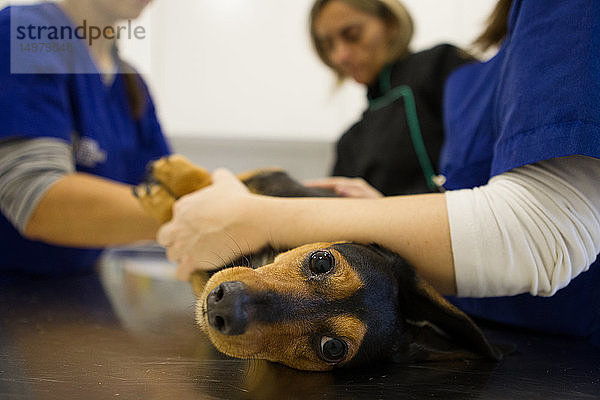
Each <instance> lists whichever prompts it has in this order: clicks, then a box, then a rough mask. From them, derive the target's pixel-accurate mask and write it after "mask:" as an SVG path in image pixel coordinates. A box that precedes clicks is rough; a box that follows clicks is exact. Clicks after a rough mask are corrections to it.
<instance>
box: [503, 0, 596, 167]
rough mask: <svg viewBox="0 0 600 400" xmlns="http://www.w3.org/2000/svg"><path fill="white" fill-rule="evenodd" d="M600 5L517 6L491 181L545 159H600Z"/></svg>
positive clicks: (538, 1) (589, 0)
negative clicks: (583, 157)
mask: <svg viewBox="0 0 600 400" xmlns="http://www.w3.org/2000/svg"><path fill="white" fill-rule="evenodd" d="M598 21H600V1H598V0H573V1H564V0H528V1H516V4H515V6H514V8H513V10H512V14H511V19H510V25H509V30H510V34H509V37H508V39H507V42H506V43H505V46H506V48H505V49H503V51H505V52H506V58H505V59H504V63H503V65H502V67H501V68H502V69H501V77H500V82H499V88H498V89H499V91H498V93H497V103H496V107H497V111H498V112H497V113H496V114H495V115H496V116H498V118H499V120H497V121H495V124H496V126H497V127H498V130H497V132H498V137H497V140H496V146H495V151H494V159H493V161H492V176H494V175H498V174H500V173H503V172H505V171H508V170H510V169H513V168H516V167H518V166H521V165H525V164H531V163H534V162H536V161H541V160H544V159H549V158H554V157H561V156H567V155H571V154H582V155H587V156H590V157H596V158H600V140H599V136H598V132H600V57H599V55H600V23H598Z"/></svg>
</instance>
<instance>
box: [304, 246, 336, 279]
mask: <svg viewBox="0 0 600 400" xmlns="http://www.w3.org/2000/svg"><path fill="white" fill-rule="evenodd" d="M333 265H334V261H333V256H332V255H331V253H330V252H328V251H315V252H314V253H313V254H312V255H311V256H310V264H309V268H310V271H311V272H312V273H313V274H324V273H326V272H329V271H331V269H332V268H333Z"/></svg>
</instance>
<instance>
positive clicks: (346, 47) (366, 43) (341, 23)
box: [314, 0, 390, 85]
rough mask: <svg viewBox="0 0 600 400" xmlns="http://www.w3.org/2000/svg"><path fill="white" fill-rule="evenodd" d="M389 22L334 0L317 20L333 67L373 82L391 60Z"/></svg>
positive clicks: (318, 33)
mask: <svg viewBox="0 0 600 400" xmlns="http://www.w3.org/2000/svg"><path fill="white" fill-rule="evenodd" d="M389 30H390V29H389V28H388V26H387V25H386V24H385V22H384V21H382V20H381V19H380V18H378V17H376V16H374V15H371V14H367V13H365V12H362V11H360V10H358V9H356V8H354V7H352V6H350V5H348V4H345V3H344V2H342V1H337V0H333V1H330V2H329V3H327V4H326V5H325V7H323V9H322V10H321V12H320V13H319V14H318V16H317V17H316V18H315V20H314V31H315V34H316V38H317V40H318V41H319V42H320V43H321V45H322V46H323V49H324V51H325V54H326V57H327V59H328V60H329V63H330V64H331V65H332V66H333V67H334V69H335V70H336V71H337V72H339V73H341V74H342V75H344V76H348V77H351V78H352V79H354V80H355V81H356V82H358V83H362V84H366V85H370V84H371V83H373V82H374V81H375V80H376V79H377V76H378V75H379V73H380V72H381V70H382V69H383V67H384V66H385V64H386V63H387V61H388V54H389V37H390V32H389Z"/></svg>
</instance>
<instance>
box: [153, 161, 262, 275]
mask: <svg viewBox="0 0 600 400" xmlns="http://www.w3.org/2000/svg"><path fill="white" fill-rule="evenodd" d="M212 180H213V184H212V186H210V187H207V188H206V189H203V190H200V191H197V192H194V193H192V194H189V195H186V196H183V197H182V198H181V199H179V200H178V201H177V202H176V203H175V206H174V208H173V219H172V220H171V221H170V222H168V223H167V224H165V225H163V226H162V228H161V229H160V230H159V232H158V236H157V239H158V242H159V243H160V244H161V245H163V246H165V247H166V248H167V257H168V258H169V259H170V260H171V261H174V262H176V263H177V264H178V268H177V277H178V278H179V279H182V280H187V279H189V276H190V274H191V273H192V272H193V271H195V270H214V269H218V268H220V267H222V266H224V265H226V264H228V263H230V262H231V261H233V260H235V259H236V258H238V257H239V256H241V255H243V254H250V253H253V252H255V251H257V250H259V249H260V248H262V247H263V246H264V245H266V239H265V238H266V234H261V233H260V231H259V229H260V227H259V226H258V225H259V224H254V223H253V222H252V221H250V220H249V219H250V218H247V217H249V216H250V215H251V214H252V213H247V212H245V210H246V207H247V206H248V205H249V203H250V202H251V201H252V198H253V196H254V195H252V194H251V193H250V192H249V191H248V189H247V188H246V187H245V186H244V185H243V184H242V183H241V182H240V181H239V180H238V179H237V178H236V177H235V176H234V175H233V174H232V173H231V172H229V171H227V170H223V169H221V170H216V171H215V172H214V173H213V175H212ZM261 238H263V239H261Z"/></svg>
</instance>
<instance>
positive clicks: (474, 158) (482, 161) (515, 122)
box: [441, 0, 600, 345]
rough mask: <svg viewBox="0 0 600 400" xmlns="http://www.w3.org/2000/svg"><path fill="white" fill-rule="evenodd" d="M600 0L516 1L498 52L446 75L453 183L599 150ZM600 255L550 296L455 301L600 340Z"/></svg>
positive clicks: (480, 181) (446, 157) (444, 164)
mask: <svg viewBox="0 0 600 400" xmlns="http://www.w3.org/2000/svg"><path fill="white" fill-rule="evenodd" d="M599 21H600V2H598V1H597V0H573V1H563V0H527V1H524V0H515V2H514V4H513V7H512V10H511V14H510V18H509V35H508V37H507V39H506V40H505V42H504V44H503V46H502V48H501V49H500V50H499V52H498V54H497V55H496V56H495V57H494V58H492V59H491V60H489V61H488V62H484V63H474V64H470V65H467V66H465V67H462V68H459V69H458V70H457V71H455V72H454V73H453V75H451V76H450V78H449V79H448V81H447V83H446V91H445V93H446V96H445V101H444V108H445V121H444V122H445V126H446V129H447V133H448V134H447V138H448V140H447V142H446V143H445V146H444V149H443V152H442V161H441V171H442V173H443V174H444V175H445V176H446V178H447V183H446V185H445V186H446V188H447V189H451V190H452V189H462V188H473V187H476V186H481V185H485V184H486V183H487V182H488V180H489V179H490V178H491V177H493V176H495V175H498V174H501V173H503V172H506V171H509V170H511V169H513V168H516V167H519V166H522V165H525V164H530V163H534V162H537V161H541V160H546V159H550V158H555V157H561V156H568V155H573V154H581V155H586V156H590V157H595V158H600V57H599V55H600V23H599ZM599 264H600V262H599V260H596V262H595V263H594V264H593V265H592V266H591V267H590V269H589V270H588V271H587V272H584V273H582V274H581V275H580V276H578V277H577V278H575V279H574V280H573V281H572V282H571V283H570V284H569V286H568V287H566V288H564V289H562V290H560V291H559V292H557V293H556V294H555V295H554V296H552V297H550V298H544V297H534V296H531V295H519V296H513V297H503V298H488V299H453V301H454V302H455V303H456V304H457V305H458V306H459V307H461V308H462V309H463V310H465V311H466V312H468V313H470V314H472V315H475V316H479V317H483V318H487V319H491V320H494V321H499V322H503V323H509V324H513V325H517V326H521V327H524V328H530V329H535V330H541V331H544V332H550V333H562V334H571V335H575V336H578V337H584V338H590V339H591V340H592V342H593V343H595V344H597V345H600V265H599Z"/></svg>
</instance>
